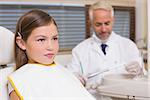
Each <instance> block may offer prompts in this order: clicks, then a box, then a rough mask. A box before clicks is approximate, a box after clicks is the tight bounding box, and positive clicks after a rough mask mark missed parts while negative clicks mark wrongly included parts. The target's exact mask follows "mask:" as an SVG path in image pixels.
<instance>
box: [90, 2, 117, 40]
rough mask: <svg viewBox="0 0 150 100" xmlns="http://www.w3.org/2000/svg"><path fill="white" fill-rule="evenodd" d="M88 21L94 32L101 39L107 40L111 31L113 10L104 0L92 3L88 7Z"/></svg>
mask: <svg viewBox="0 0 150 100" xmlns="http://www.w3.org/2000/svg"><path fill="white" fill-rule="evenodd" d="M89 15H90V21H91V25H92V28H93V30H94V32H95V33H96V35H97V37H98V38H99V39H101V40H107V39H108V38H109V36H110V34H111V32H112V27H113V22H114V10H113V8H112V6H111V5H110V4H109V2H107V1H106V0H100V1H99V2H96V3H94V4H93V5H92V6H91V7H90V9H89Z"/></svg>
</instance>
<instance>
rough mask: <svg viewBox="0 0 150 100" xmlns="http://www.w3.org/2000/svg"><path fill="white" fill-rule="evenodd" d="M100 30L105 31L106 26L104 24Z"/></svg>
mask: <svg viewBox="0 0 150 100" xmlns="http://www.w3.org/2000/svg"><path fill="white" fill-rule="evenodd" d="M101 31H102V32H106V26H105V25H104V24H103V25H102V26H101Z"/></svg>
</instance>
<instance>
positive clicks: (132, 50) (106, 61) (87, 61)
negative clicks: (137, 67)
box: [67, 32, 141, 84]
mask: <svg viewBox="0 0 150 100" xmlns="http://www.w3.org/2000/svg"><path fill="white" fill-rule="evenodd" d="M106 44H107V45H108V47H107V48H106V55H104V54H103V52H102V50H101V46H100V45H101V40H99V39H98V37H96V35H95V34H93V36H92V37H91V38H89V39H87V40H85V41H83V42H81V43H80V44H79V45H77V46H76V47H75V48H74V49H73V50H72V56H73V58H72V61H71V63H69V64H68V65H67V68H68V69H70V70H71V71H72V72H74V73H78V74H80V75H83V76H86V77H87V76H88V75H89V74H92V73H95V72H98V71H103V70H104V69H106V68H113V67H115V66H116V65H119V64H121V63H129V62H131V61H138V62H139V63H140V64H141V62H140V61H141V58H140V53H139V50H138V48H137V47H136V45H135V43H134V42H132V41H131V40H130V39H127V38H124V37H121V36H119V35H117V34H116V33H114V32H112V34H111V35H110V37H109V39H108V41H107V42H106ZM109 73H127V72H126V70H125V68H123V67H121V66H120V68H117V69H115V70H112V71H109V72H106V73H105V74H109ZM105 74H100V75H98V76H96V77H93V78H90V79H88V80H87V84H88V83H90V84H95V83H99V82H101V79H102V77H103V76H104V75H105Z"/></svg>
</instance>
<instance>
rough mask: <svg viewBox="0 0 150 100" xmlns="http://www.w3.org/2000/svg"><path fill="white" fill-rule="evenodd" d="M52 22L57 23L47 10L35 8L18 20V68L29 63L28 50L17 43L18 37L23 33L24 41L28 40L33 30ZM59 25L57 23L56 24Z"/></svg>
mask: <svg viewBox="0 0 150 100" xmlns="http://www.w3.org/2000/svg"><path fill="white" fill-rule="evenodd" d="M51 23H54V24H55V25H56V23H55V20H54V19H53V18H52V17H51V16H50V15H49V14H48V13H46V12H44V11H42V10H39V9H34V10H31V11H29V12H27V13H25V14H24V15H23V16H22V17H20V19H19V21H18V22H17V26H16V32H15V61H16V69H18V68H20V67H21V66H22V65H24V64H26V63H28V57H27V55H26V51H25V50H22V49H21V48H20V47H19V46H18V45H17V43H16V37H18V36H19V35H21V38H22V39H23V41H25V42H26V41H27V39H28V37H29V36H30V34H31V32H32V31H33V30H34V29H35V28H37V27H40V26H45V25H48V24H51ZM56 27H57V25H56Z"/></svg>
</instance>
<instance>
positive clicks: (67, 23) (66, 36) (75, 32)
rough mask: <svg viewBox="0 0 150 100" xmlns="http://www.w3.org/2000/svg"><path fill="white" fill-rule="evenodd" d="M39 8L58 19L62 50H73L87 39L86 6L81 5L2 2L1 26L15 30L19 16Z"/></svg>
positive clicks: (0, 10) (0, 12) (0, 9)
mask: <svg viewBox="0 0 150 100" xmlns="http://www.w3.org/2000/svg"><path fill="white" fill-rule="evenodd" d="M37 8H38V9H42V10H44V11H47V12H48V13H49V14H50V15H51V16H53V17H54V19H55V20H56V23H57V25H58V30H59V44H60V50H71V49H72V48H73V47H74V46H76V45H77V44H78V43H80V42H81V41H83V40H84V39H85V7H80V6H60V5H59V6H58V5H56V6H55V5H52V6H50V5H29V4H27V5H13V4H8V5H7V4H5V5H4V4H0V26H3V27H6V28H8V29H10V30H11V31H12V32H15V27H16V23H17V20H18V19H19V17H20V16H21V15H23V14H24V13H25V12H27V11H29V10H31V9H37Z"/></svg>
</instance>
